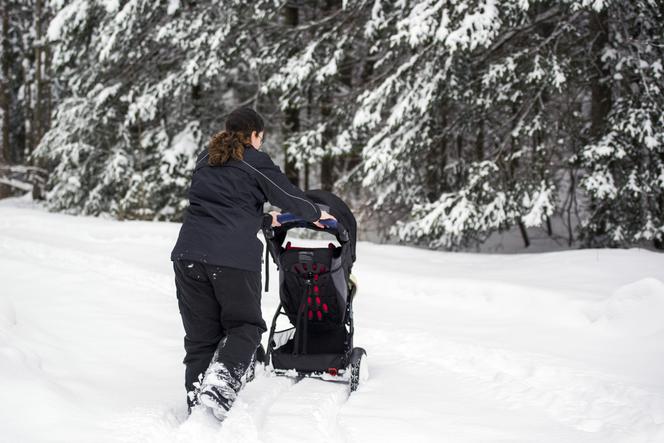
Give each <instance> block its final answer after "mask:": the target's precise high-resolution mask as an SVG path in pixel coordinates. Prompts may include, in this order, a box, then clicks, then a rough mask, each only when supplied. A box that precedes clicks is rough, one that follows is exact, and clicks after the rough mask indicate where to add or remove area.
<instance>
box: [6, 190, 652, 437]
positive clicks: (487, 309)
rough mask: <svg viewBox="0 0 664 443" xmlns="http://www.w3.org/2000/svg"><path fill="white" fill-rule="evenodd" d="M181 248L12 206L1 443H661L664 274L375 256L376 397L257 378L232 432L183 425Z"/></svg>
mask: <svg viewBox="0 0 664 443" xmlns="http://www.w3.org/2000/svg"><path fill="white" fill-rule="evenodd" d="M178 229H179V225H178V224H175V223H156V222H118V221H114V220H110V219H101V218H93V217H74V216H69V215H63V214H52V213H48V212H46V211H44V210H42V209H40V208H39V207H37V206H36V205H35V204H33V203H31V202H29V201H27V200H24V199H6V200H3V201H0V392H1V393H2V397H3V399H4V401H3V402H2V403H1V404H0V435H2V441H8V442H18V441H20V442H44V441H58V442H60V441H62V442H65V441H66V442H79V441H81V442H91V441H94V442H106V441H109V442H111V441H129V442H136V441H140V442H152V441H154V442H157V441H158V442H185V441H187V442H190V441H195V442H197V443H204V442H217V441H223V442H293V441H298V442H300V441H346V442H356V441H357V442H378V441H381V442H391V441H413V442H428V441H431V442H434V441H450V442H498V441H500V442H534V441H537V442H565V443H568V442H602V443H607V442H639V443H644V442H653V443H655V442H662V441H664V379H663V378H662V376H661V374H662V373H663V371H664V322H662V320H661V319H662V318H664V255H662V254H657V253H653V252H649V251H645V250H639V249H631V250H615V249H614V250H579V251H566V252H556V253H546V254H531V255H527V254H514V255H482V254H460V253H456V254H455V253H443V252H436V251H427V250H421V249H416V248H410V247H402V246H394V245H377V244H371V243H367V242H359V243H358V250H357V256H358V261H357V263H356V266H355V268H354V273H355V274H356V276H357V278H358V281H359V292H358V298H357V302H356V305H355V319H356V328H357V329H356V344H357V345H359V346H363V347H364V348H366V349H367V352H368V355H369V362H370V367H371V375H370V378H369V380H368V381H367V382H366V383H364V384H362V385H360V388H359V390H358V391H357V392H355V393H353V394H352V395H351V396H350V397H348V396H347V394H346V387H345V386H344V385H343V384H339V383H334V382H325V381H321V380H313V379H305V380H303V381H301V382H298V383H295V382H294V381H293V380H292V379H291V378H287V377H274V376H270V375H269V374H266V373H264V372H261V371H259V373H258V376H257V378H256V380H254V381H253V382H251V383H249V384H248V385H247V387H246V388H245V390H243V391H242V392H241V394H240V396H239V398H238V400H237V402H236V404H235V406H234V408H233V409H232V410H231V413H230V415H229V417H228V418H227V419H226V421H225V422H224V423H223V425H221V426H220V425H219V424H218V422H216V420H215V419H214V418H213V417H211V416H209V415H206V414H203V413H201V412H196V413H195V414H194V415H192V416H191V417H190V418H189V419H187V414H186V410H185V395H184V389H183V387H182V377H183V369H184V368H183V366H182V364H181V360H182V358H183V350H182V335H183V332H182V325H181V323H180V318H179V314H178V308H177V302H176V298H175V290H174V285H173V275H172V268H171V263H170V262H169V260H168V257H169V252H170V249H171V247H172V245H173V242H174V241H175V238H176V236H177V232H178ZM315 242H316V241H315V240H297V243H298V244H304V245H306V244H312V243H315ZM272 272H273V273H272V276H275V275H276V269H275V268H274V267H273V269H272ZM276 280H277V279H276V278H272V279H271V281H270V285H271V287H270V292H269V293H268V294H265V295H264V297H263V315H264V317H265V318H266V319H269V318H271V316H272V314H273V312H274V309H275V307H276V302H277V300H276V297H277V296H276V292H275V291H276V289H277V288H276V284H277V281H276Z"/></svg>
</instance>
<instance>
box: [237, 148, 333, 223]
mask: <svg viewBox="0 0 664 443" xmlns="http://www.w3.org/2000/svg"><path fill="white" fill-rule="evenodd" d="M242 162H243V163H245V164H246V165H248V166H249V168H251V169H252V170H253V171H254V172H255V174H254V175H255V177H256V179H257V180H258V185H259V186H260V188H261V190H262V191H263V193H264V194H265V197H266V198H267V201H269V202H270V203H271V204H273V205H275V206H278V207H279V208H281V210H282V211H283V212H290V213H292V214H295V215H297V216H299V217H301V218H303V219H304V220H307V221H311V222H314V221H317V220H318V219H319V218H320V216H321V212H320V208H319V207H318V205H316V204H314V203H313V202H312V201H311V200H309V199H308V198H307V197H306V195H305V194H304V192H302V190H301V189H300V188H298V187H297V186H295V185H294V184H292V183H291V182H290V180H289V179H288V177H287V176H286V175H285V174H284V173H283V172H281V169H280V168H279V166H277V165H275V164H274V162H273V161H272V159H271V158H270V156H269V155H267V154H266V153H265V152H260V151H259V152H256V153H255V155H254V156H253V159H252V162H251V163H249V162H247V161H246V160H242Z"/></svg>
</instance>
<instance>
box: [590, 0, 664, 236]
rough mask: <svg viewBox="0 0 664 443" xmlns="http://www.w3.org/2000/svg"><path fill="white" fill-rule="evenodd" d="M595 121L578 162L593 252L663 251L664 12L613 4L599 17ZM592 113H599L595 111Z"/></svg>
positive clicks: (640, 2)
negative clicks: (646, 246)
mask: <svg viewBox="0 0 664 443" xmlns="http://www.w3.org/2000/svg"><path fill="white" fill-rule="evenodd" d="M594 27H595V28H596V29H597V30H598V33H597V35H598V36H599V37H601V45H600V46H598V47H597V48H596V49H597V50H596V58H597V61H596V64H597V70H596V72H597V75H596V77H595V78H596V82H597V83H598V86H596V87H595V89H593V97H592V98H593V101H592V102H593V105H594V107H595V112H596V113H597V115H596V116H595V117H596V119H597V121H593V124H594V126H593V128H592V129H594V131H592V134H591V140H590V142H589V143H588V144H586V145H585V146H583V148H582V149H581V152H580V153H579V156H578V158H577V161H578V162H579V163H580V164H581V165H582V166H583V167H584V168H585V169H586V171H587V172H586V174H585V176H584V177H583V182H582V186H583V188H584V189H585V190H586V191H587V192H588V194H589V196H590V205H589V211H588V214H587V216H586V217H585V218H584V221H583V225H582V233H583V239H584V241H585V243H586V244H587V245H589V246H627V245H631V244H635V243H639V242H642V241H654V242H655V243H656V244H657V245H658V246H659V247H660V248H661V247H664V244H663V241H664V87H663V85H664V71H663V64H664V11H663V10H662V6H661V4H659V3H658V2H654V1H648V0H636V1H632V2H611V3H608V4H607V5H605V8H604V9H603V10H602V11H601V13H598V14H597V16H596V17H595V26H594ZM594 114H595V113H594Z"/></svg>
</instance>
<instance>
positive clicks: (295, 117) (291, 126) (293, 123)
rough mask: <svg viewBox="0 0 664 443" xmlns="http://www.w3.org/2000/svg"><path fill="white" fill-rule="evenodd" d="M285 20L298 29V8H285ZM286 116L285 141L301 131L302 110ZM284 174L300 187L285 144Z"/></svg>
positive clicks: (298, 172)
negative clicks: (289, 136)
mask: <svg viewBox="0 0 664 443" xmlns="http://www.w3.org/2000/svg"><path fill="white" fill-rule="evenodd" d="M284 18H285V22H286V26H288V27H296V26H297V25H298V23H299V10H298V7H297V6H293V5H287V6H285V7H284ZM294 52H296V49H293V53H294ZM291 55H293V54H291ZM284 114H285V115H284V139H286V138H288V135H290V134H292V133H294V132H298V131H299V130H300V110H299V109H298V108H297V107H295V106H290V107H288V109H286V110H285V111H284ZM284 174H286V176H287V177H288V179H289V180H290V181H291V183H293V184H294V185H295V186H299V185H300V171H298V169H297V167H296V166H295V160H294V159H293V158H292V156H291V155H289V154H288V145H287V144H284Z"/></svg>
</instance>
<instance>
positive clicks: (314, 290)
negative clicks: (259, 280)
mask: <svg viewBox="0 0 664 443" xmlns="http://www.w3.org/2000/svg"><path fill="white" fill-rule="evenodd" d="M306 195H307V197H308V198H309V199H310V200H312V201H313V202H314V203H316V204H317V205H318V206H319V207H320V208H321V209H322V210H325V211H327V212H329V213H330V214H332V215H333V216H334V217H335V218H336V219H337V220H336V221H335V220H323V221H321V223H323V224H324V226H325V228H319V227H318V226H316V225H314V224H313V223H310V222H307V221H305V220H302V219H300V218H297V217H295V216H294V215H292V214H288V213H286V214H281V215H280V216H279V217H278V221H279V223H281V226H277V227H272V226H271V225H272V217H271V215H269V214H266V215H265V216H264V218H263V224H262V231H263V234H264V236H265V243H266V253H265V271H266V279H265V290H266V291H267V290H268V279H269V276H268V258H269V255H271V256H272V259H273V260H274V262H275V263H276V265H277V269H278V270H279V300H280V303H279V306H278V307H277V311H276V313H275V315H274V318H273V319H272V326H271V328H270V335H269V338H268V347H267V351H265V355H264V356H263V358H262V360H263V361H264V363H265V366H266V367H270V365H271V368H272V371H273V372H274V373H275V374H277V375H296V376H297V377H299V378H301V377H318V378H322V379H324V380H331V381H343V382H346V383H348V384H349V386H350V392H353V391H355V390H356V389H357V388H358V385H359V383H360V380H364V379H365V378H366V376H367V375H368V371H367V365H366V358H364V360H365V363H364V364H362V360H363V357H365V356H366V351H365V350H364V349H362V348H354V347H353V332H354V324H353V299H354V296H355V293H356V291H357V284H356V280H355V278H354V276H352V275H351V269H352V267H353V263H354V262H355V241H356V231H357V224H356V221H355V217H354V216H353V214H352V213H351V211H350V209H349V208H348V206H346V204H345V203H344V202H343V201H342V200H341V199H340V198H339V197H337V196H336V195H334V194H332V193H330V192H326V191H321V190H312V191H308V192H306ZM292 228H306V229H312V230H316V231H325V232H327V233H330V234H332V235H334V236H335V237H336V239H337V241H338V242H339V244H340V246H335V245H334V243H329V245H328V247H322V248H304V247H296V246H293V245H291V242H290V241H289V242H287V243H286V245H285V246H284V244H283V243H284V240H285V239H286V234H287V232H288V231H289V230H290V229H292ZM281 316H286V317H288V320H289V321H290V325H289V327H287V328H286V329H282V330H279V331H277V320H278V319H279V318H280V317H281Z"/></svg>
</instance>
